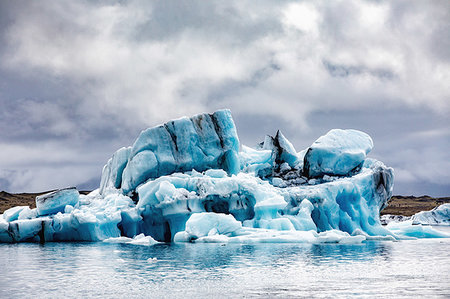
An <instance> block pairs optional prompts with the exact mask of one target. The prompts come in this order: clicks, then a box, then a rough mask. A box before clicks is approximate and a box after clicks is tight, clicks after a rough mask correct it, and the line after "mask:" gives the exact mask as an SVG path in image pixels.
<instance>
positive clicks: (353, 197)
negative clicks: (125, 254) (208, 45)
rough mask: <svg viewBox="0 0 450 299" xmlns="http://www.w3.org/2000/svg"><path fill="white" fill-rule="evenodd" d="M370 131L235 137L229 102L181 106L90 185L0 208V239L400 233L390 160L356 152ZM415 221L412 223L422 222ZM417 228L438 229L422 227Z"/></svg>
mask: <svg viewBox="0 0 450 299" xmlns="http://www.w3.org/2000/svg"><path fill="white" fill-rule="evenodd" d="M372 146H373V143H372V139H371V138H370V137H369V136H368V135H367V134H365V133H363V132H359V131H356V130H331V131H330V132H328V133H327V134H326V135H324V136H322V137H320V138H319V139H318V140H317V141H316V142H314V143H313V144H312V145H311V146H310V147H309V148H308V149H305V150H303V151H300V152H296V150H295V148H294V146H293V145H292V144H291V143H290V142H289V141H288V140H287V138H286V137H285V136H284V135H283V134H282V133H281V132H277V134H276V135H275V136H274V137H272V136H267V137H266V138H265V140H264V141H263V142H262V143H261V144H260V145H259V146H257V147H256V148H250V147H247V146H244V145H242V146H241V145H240V144H239V139H238V136H237V132H236V127H235V125H234V122H233V119H232V117H231V113H230V111H229V110H220V111H217V112H215V113H213V114H200V115H196V116H194V117H192V118H187V117H183V118H180V119H177V120H173V121H170V122H168V123H166V124H164V125H161V126H157V127H154V128H150V129H147V130H144V131H143V132H142V133H141V134H140V135H139V137H138V138H137V140H136V141H135V142H134V144H133V145H132V146H131V147H124V148H121V149H119V150H118V151H117V152H116V153H114V154H113V156H112V157H111V159H110V160H109V161H108V162H107V164H106V165H105V167H104V168H103V172H102V179H101V184H100V187H99V189H97V190H95V191H93V192H91V193H90V194H88V195H80V194H78V192H77V191H76V190H75V189H73V188H69V189H62V190H58V191H55V192H53V193H51V194H47V195H43V196H40V197H38V198H36V203H37V208H36V209H30V208H29V207H16V208H12V209H9V210H7V211H5V212H4V214H3V215H0V242H44V241H106V242H116V243H117V242H119V243H129V244H145V245H151V244H154V243H156V242H239V243H252V242H312V243H317V242H335V243H355V242H356V243H358V242H362V241H364V240H368V239H373V238H381V239H398V238H405V237H410V235H412V233H402V232H405V231H407V230H413V231H416V232H417V231H418V230H423V229H422V228H421V227H420V226H417V227H420V229H419V228H414V227H413V228H411V227H412V226H408V227H406V228H405V227H403V228H395V229H392V230H390V229H388V228H387V227H383V226H382V225H381V222H380V219H379V213H380V210H382V209H383V208H384V207H385V206H386V205H387V202H388V200H389V199H390V197H391V195H392V188H393V178H394V175H393V169H392V168H389V167H386V166H385V165H384V164H383V163H382V162H380V161H376V160H374V159H370V158H367V157H366V155H367V154H368V153H369V152H370V150H371V149H372ZM422 232H423V231H422ZM421 236H427V237H430V236H436V237H442V234H441V233H435V234H433V229H432V228H427V229H426V234H425V233H423V234H422V235H421Z"/></svg>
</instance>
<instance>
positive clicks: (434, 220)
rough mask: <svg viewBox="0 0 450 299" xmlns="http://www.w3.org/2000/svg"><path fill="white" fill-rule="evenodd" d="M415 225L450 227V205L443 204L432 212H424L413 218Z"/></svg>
mask: <svg viewBox="0 0 450 299" xmlns="http://www.w3.org/2000/svg"><path fill="white" fill-rule="evenodd" d="M412 223H413V224H424V225H450V203H446V204H442V205H440V206H438V207H436V208H434V209H432V210H431V211H422V212H419V213H417V214H415V215H413V216H412Z"/></svg>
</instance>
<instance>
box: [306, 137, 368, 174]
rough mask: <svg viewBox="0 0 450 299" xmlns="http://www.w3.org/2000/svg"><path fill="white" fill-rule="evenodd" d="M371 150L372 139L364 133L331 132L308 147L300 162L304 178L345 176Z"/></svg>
mask: <svg viewBox="0 0 450 299" xmlns="http://www.w3.org/2000/svg"><path fill="white" fill-rule="evenodd" d="M372 148H373V141H372V138H370V136H369V135H367V134H366V133H364V132H361V131H357V130H340V129H334V130H331V131H329V132H328V133H327V134H325V135H323V136H321V137H320V138H319V139H317V140H316V141H315V142H314V143H313V144H312V145H311V146H310V147H309V149H308V151H307V152H306V155H305V157H304V161H303V172H304V175H306V176H307V177H308V178H318V177H322V176H323V175H325V174H327V175H348V174H350V172H351V171H352V170H354V169H355V168H357V167H358V166H360V165H362V163H363V162H364V159H365V158H366V156H367V154H368V153H369V152H370V151H371V150H372Z"/></svg>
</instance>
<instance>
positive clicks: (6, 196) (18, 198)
mask: <svg viewBox="0 0 450 299" xmlns="http://www.w3.org/2000/svg"><path fill="white" fill-rule="evenodd" d="M51 191H53V190H50V191H45V192H40V193H8V192H5V191H1V192H0V214H1V213H3V212H4V211H5V210H7V209H9V208H12V207H15V206H30V207H31V208H35V207H36V202H35V199H36V196H38V195H42V194H45V193H48V192H51ZM89 192H90V191H80V194H88V193H89ZM444 203H450V197H439V198H433V197H430V196H427V195H424V196H419V197H415V196H401V195H396V196H393V197H392V199H391V200H390V202H389V205H388V207H387V208H385V209H384V210H383V211H381V215H385V214H391V215H403V216H412V215H414V214H415V213H418V212H420V211H429V210H431V209H433V208H435V207H437V206H439V205H441V204H444Z"/></svg>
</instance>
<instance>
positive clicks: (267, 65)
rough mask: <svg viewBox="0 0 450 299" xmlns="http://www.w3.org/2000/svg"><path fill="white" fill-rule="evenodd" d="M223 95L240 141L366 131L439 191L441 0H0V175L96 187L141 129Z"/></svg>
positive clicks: (16, 188)
mask: <svg viewBox="0 0 450 299" xmlns="http://www.w3.org/2000/svg"><path fill="white" fill-rule="evenodd" d="M221 108H229V109H231V111H232V113H233V116H234V120H235V123H236V127H237V130H238V134H239V137H240V141H241V144H245V145H249V146H253V145H256V144H257V143H258V142H260V141H262V140H263V139H264V136H265V135H266V134H270V135H273V134H275V133H276V131H277V130H278V129H281V131H282V132H283V133H284V135H285V136H286V137H287V138H288V139H289V140H290V141H291V142H292V143H293V145H294V146H295V148H296V150H297V151H300V150H302V149H305V148H307V147H308V146H309V145H311V144H312V143H313V142H314V140H316V139H317V138H318V137H319V136H321V135H323V134H325V133H326V132H327V131H329V130H330V129H333V128H341V129H349V128H352V129H358V130H362V131H364V132H366V133H368V134H369V135H370V136H371V137H372V139H373V141H374V149H373V151H372V152H371V153H370V154H369V157H372V158H375V159H378V160H381V161H383V162H384V163H385V164H386V165H388V166H391V167H393V168H394V169H395V181H394V194H400V195H424V194H427V195H431V196H450V150H449V149H450V2H449V1H447V0H442V1H409V0H399V1H360V0H349V1H339V0H338V1H265V0H263V1H257V2H256V1H170V0H169V1H167V0H164V1H70V0H61V1H21V0H18V1H0V190H6V191H8V192H38V191H45V190H50V189H54V188H61V187H67V186H77V187H78V188H79V189H81V190H83V189H84V190H86V189H94V188H96V187H98V184H99V181H100V176H101V170H102V167H103V165H104V164H105V163H106V161H107V160H108V159H109V157H110V156H111V155H112V153H114V152H115V151H116V150H117V149H118V148H120V147H122V146H129V145H132V143H133V141H134V140H135V139H136V137H137V136H138V134H139V133H140V131H141V130H143V129H145V128H148V127H151V126H155V125H158V124H160V123H163V122H165V121H167V120H170V119H173V118H179V117H181V116H184V115H186V116H191V115H194V114H198V113H203V112H213V111H215V110H217V109H221Z"/></svg>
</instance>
